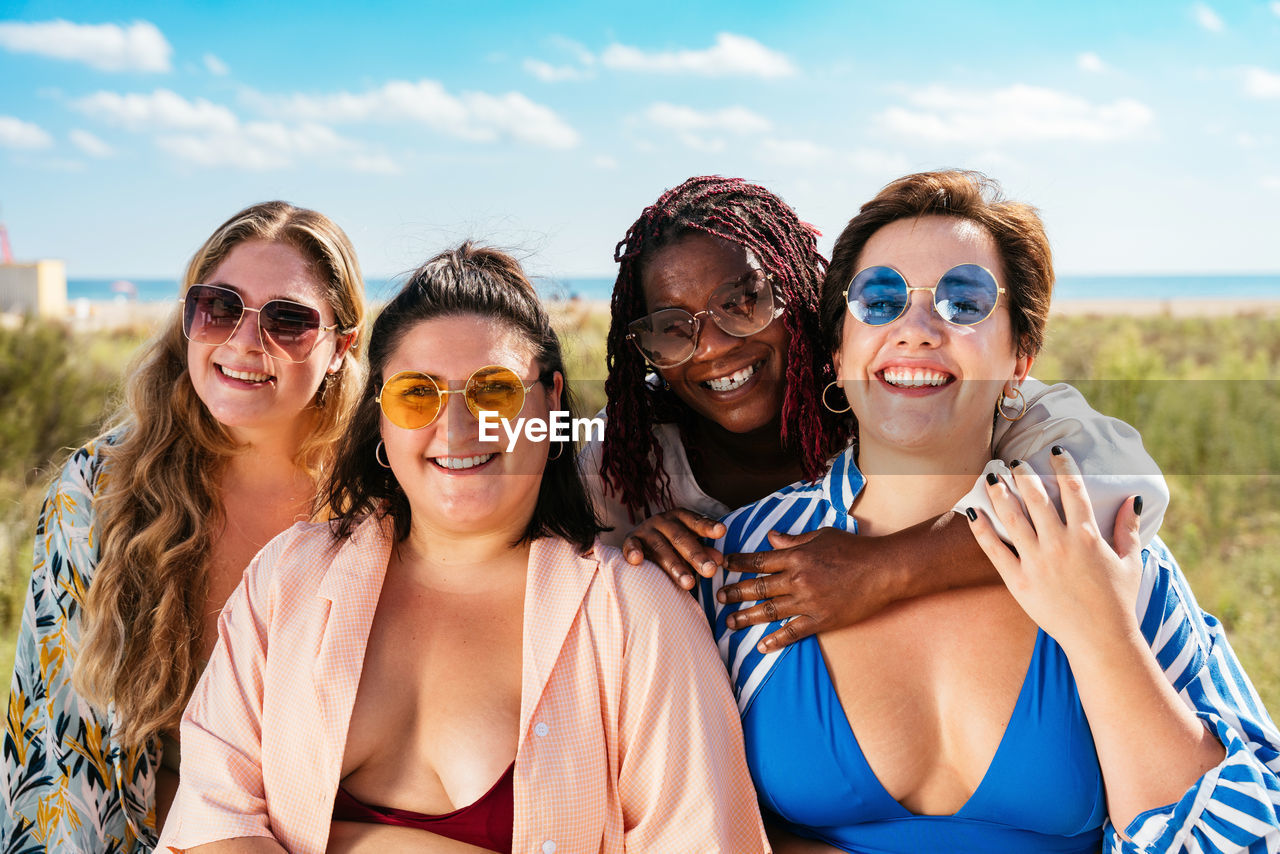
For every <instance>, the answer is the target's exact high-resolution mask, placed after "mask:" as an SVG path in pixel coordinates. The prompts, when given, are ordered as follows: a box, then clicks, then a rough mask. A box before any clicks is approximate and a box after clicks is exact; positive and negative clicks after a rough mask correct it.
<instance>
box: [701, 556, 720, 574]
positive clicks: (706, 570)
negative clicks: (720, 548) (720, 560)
mask: <svg viewBox="0 0 1280 854" xmlns="http://www.w3.org/2000/svg"><path fill="white" fill-rule="evenodd" d="M717 569H719V567H718V566H716V562H715V561H713V560H704V561H703V562H702V574H703V575H713V574H715V571H716V570H717Z"/></svg>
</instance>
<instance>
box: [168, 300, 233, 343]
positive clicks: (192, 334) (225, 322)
mask: <svg viewBox="0 0 1280 854" xmlns="http://www.w3.org/2000/svg"><path fill="white" fill-rule="evenodd" d="M243 315H244V301H243V300H241V299H240V295H239V294H238V293H236V292H235V291H233V290H230V289H228V288H220V287H217V286H216V285H192V286H191V287H189V288H187V293H186V296H185V297H183V306H182V332H183V334H184V335H186V336H187V338H189V339H190V340H192V341H195V342H196V343H197V344H212V345H214V346H217V345H219V344H225V343H227V341H229V340H231V336H232V335H233V334H234V333H235V331H236V324H238V323H239V322H240V318H241V317H242V316H243Z"/></svg>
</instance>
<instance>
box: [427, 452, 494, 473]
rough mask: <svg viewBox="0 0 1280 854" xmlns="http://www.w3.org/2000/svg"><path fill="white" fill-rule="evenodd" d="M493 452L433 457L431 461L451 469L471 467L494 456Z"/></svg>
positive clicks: (481, 463)
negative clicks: (476, 454)
mask: <svg viewBox="0 0 1280 854" xmlns="http://www.w3.org/2000/svg"><path fill="white" fill-rule="evenodd" d="M494 456H495V455H494V454H483V455H481V456H478V457H435V458H434V459H432V462H433V463H435V464H436V465H438V466H440V467H441V468H446V469H453V470H454V471H457V470H459V469H473V468H475V467H476V466H478V465H483V464H484V463H487V462H489V460H491V459H493V458H494Z"/></svg>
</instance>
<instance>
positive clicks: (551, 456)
mask: <svg viewBox="0 0 1280 854" xmlns="http://www.w3.org/2000/svg"><path fill="white" fill-rule="evenodd" d="M554 444H555V446H556V452H555V454H548V455H547V462H551V461H552V460H558V459H560V455H561V454H563V453H564V442H555V443H554Z"/></svg>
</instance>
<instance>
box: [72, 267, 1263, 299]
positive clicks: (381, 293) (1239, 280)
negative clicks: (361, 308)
mask: <svg viewBox="0 0 1280 854" xmlns="http://www.w3.org/2000/svg"><path fill="white" fill-rule="evenodd" d="M399 286H400V280H399V279H368V280H367V281H366V282H365V290H366V293H367V294H368V296H369V299H370V300H371V301H372V302H375V303H376V302H383V301H386V300H388V299H390V298H391V297H392V296H393V295H394V294H395V292H396V290H397V288H398V287H399ZM534 286H535V287H536V288H537V290H538V293H539V294H540V295H541V296H542V297H543V298H544V299H573V298H578V299H585V300H608V299H609V296H610V294H611V292H612V291H613V278H612V277H605V276H597V277H571V278H563V279H541V280H538V281H535V283H534ZM178 293H179V291H178V283H177V281H175V280H173V279H146V278H138V279H68V280H67V299H68V300H71V301H72V302H74V301H76V300H81V299H84V300H92V301H100V300H115V299H118V298H123V299H136V300H138V301H141V302H163V301H165V300H170V299H177V298H178ZM1053 296H1054V299H1056V300H1091V301H1092V300H1165V299H1210V300H1223V299H1274V300H1280V273H1277V274H1271V275H1226V274H1223V275H1196V276H1162V275H1142V276H1061V277H1059V279H1058V281H1057V283H1056V285H1055V286H1054V292H1053Z"/></svg>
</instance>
